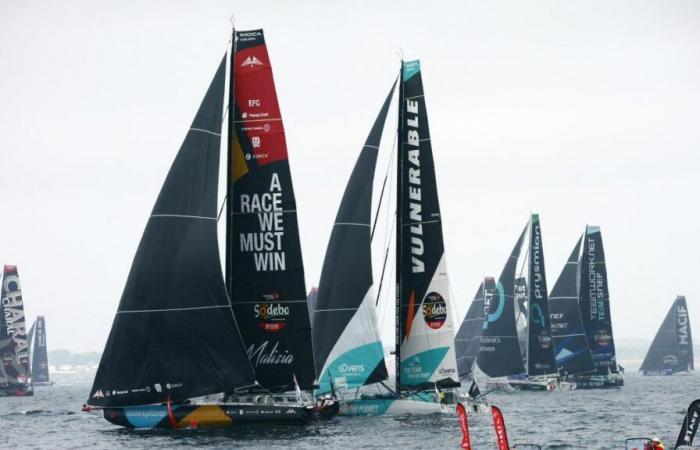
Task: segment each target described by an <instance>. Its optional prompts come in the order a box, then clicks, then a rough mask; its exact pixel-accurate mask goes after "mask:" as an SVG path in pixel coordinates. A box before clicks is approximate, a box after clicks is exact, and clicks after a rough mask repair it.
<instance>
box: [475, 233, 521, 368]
mask: <svg viewBox="0 0 700 450" xmlns="http://www.w3.org/2000/svg"><path fill="white" fill-rule="evenodd" d="M528 226H529V224H528V225H526V226H525V228H524V229H523V231H522V232H521V233H520V237H519V238H518V241H517V242H516V244H515V247H513V251H512V252H511V253H510V256H509V257H508V261H506V264H505V266H504V267H503V271H502V272H501V276H500V277H499V278H498V283H497V284H496V288H495V291H494V295H493V299H492V300H491V301H489V302H487V303H486V305H485V306H486V320H485V321H484V329H483V331H482V334H481V344H480V346H479V354H478V356H477V359H476V363H477V364H478V366H479V369H481V371H482V372H484V373H485V374H486V375H488V376H489V377H491V378H497V377H504V376H509V375H520V374H524V373H525V366H524V365H523V358H522V354H521V352H520V343H519V342H518V331H517V328H516V326H515V272H516V269H517V264H518V258H519V257H520V250H521V248H522V246H523V240H524V239H525V233H526V232H527V229H528Z"/></svg>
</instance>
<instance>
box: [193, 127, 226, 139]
mask: <svg viewBox="0 0 700 450" xmlns="http://www.w3.org/2000/svg"><path fill="white" fill-rule="evenodd" d="M190 131H201V132H202V133H208V134H213V135H214V136H219V137H221V133H214V132H213V131H209V130H205V129H203V128H194V127H193V128H190Z"/></svg>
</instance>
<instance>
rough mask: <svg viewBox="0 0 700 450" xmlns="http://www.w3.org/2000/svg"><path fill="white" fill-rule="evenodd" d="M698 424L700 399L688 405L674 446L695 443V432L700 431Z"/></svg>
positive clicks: (699, 419)
mask: <svg viewBox="0 0 700 450" xmlns="http://www.w3.org/2000/svg"><path fill="white" fill-rule="evenodd" d="M698 424H700V400H695V401H693V402H692V403H691V404H690V406H688V411H687V412H686V413H685V417H684V418H683V425H682V426H681V432H680V433H679V434H678V439H677V440H676V446H675V447H674V448H680V447H682V446H688V447H689V446H691V445H693V441H694V440H695V434H696V433H697V432H698Z"/></svg>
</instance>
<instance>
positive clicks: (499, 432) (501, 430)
mask: <svg viewBox="0 0 700 450" xmlns="http://www.w3.org/2000/svg"><path fill="white" fill-rule="evenodd" d="M491 416H492V417H493V428H494V429H495V430H496V441H497V442H498V450H510V446H509V445H508V435H507V434H506V422H505V421H504V420H503V413H502V412H501V410H500V409H498V408H497V407H495V406H492V407H491Z"/></svg>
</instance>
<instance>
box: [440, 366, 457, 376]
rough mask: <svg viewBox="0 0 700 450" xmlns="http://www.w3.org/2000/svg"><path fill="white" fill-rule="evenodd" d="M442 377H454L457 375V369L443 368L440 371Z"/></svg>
mask: <svg viewBox="0 0 700 450" xmlns="http://www.w3.org/2000/svg"><path fill="white" fill-rule="evenodd" d="M438 373H439V374H440V375H454V374H455V373H456V371H455V369H445V368H443V367H441V368H440V370H438Z"/></svg>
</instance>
